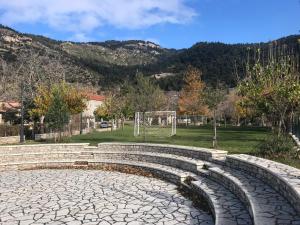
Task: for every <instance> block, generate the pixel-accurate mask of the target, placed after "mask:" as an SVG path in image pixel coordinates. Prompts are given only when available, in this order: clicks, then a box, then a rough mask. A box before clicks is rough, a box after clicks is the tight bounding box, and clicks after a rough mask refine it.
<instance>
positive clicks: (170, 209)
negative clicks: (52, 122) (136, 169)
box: [0, 170, 213, 225]
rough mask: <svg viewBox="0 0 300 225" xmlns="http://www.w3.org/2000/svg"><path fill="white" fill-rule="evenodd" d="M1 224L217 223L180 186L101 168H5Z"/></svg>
mask: <svg viewBox="0 0 300 225" xmlns="http://www.w3.org/2000/svg"><path fill="white" fill-rule="evenodd" d="M0 193H1V195H0V218H1V219H0V224H3V225H14V224H16V225H17V224H19V225H23V224H35V225H38V224H53V225H54V224H71V225H76V224H86V225H88V224H101V225H109V224H115V225H133V224H156V225H160V224H161V225H163V224H165V225H172V224H190V225H192V224H213V219H212V216H211V215H210V214H208V213H206V212H204V211H201V210H199V209H196V208H195V207H193V206H192V203H191V201H189V200H187V199H186V198H184V197H183V196H182V195H180V194H179V193H178V191H177V190H176V186H175V185H173V184H170V183H167V182H164V181H161V180H158V179H154V178H147V177H141V176H136V175H129V174H123V173H118V172H105V171H96V170H32V171H11V172H1V173H0Z"/></svg>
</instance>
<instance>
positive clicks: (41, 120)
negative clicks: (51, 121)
mask: <svg viewBox="0 0 300 225" xmlns="http://www.w3.org/2000/svg"><path fill="white" fill-rule="evenodd" d="M44 120H45V116H41V118H40V129H41V130H40V133H41V134H43V133H45V126H44Z"/></svg>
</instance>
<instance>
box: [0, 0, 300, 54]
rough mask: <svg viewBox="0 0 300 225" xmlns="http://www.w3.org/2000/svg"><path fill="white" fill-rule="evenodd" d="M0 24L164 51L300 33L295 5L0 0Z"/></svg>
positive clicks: (271, 0)
mask: <svg viewBox="0 0 300 225" xmlns="http://www.w3.org/2000/svg"><path fill="white" fill-rule="evenodd" d="M0 23H2V24H4V25H7V26H10V27H12V28H14V29H16V30H18V31H21V32H25V33H33V34H40V35H44V36H48V37H51V38H54V39H59V40H72V41H105V40H131V39H142V40H149V41H153V42H156V43H158V44H160V45H162V46H163V47H168V48H177V49H178V48H187V47H190V46H192V45H193V44H195V43H196V42H199V41H220V42H225V43H245V42H248V43H249V42H261V41H269V40H274V39H277V38H280V37H283V36H287V35H291V34H299V30H300V2H299V0H9V1H7V0H0Z"/></svg>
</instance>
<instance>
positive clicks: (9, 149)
mask: <svg viewBox="0 0 300 225" xmlns="http://www.w3.org/2000/svg"><path fill="white" fill-rule="evenodd" d="M88 145H89V144H88V143H80V144H36V145H35V144H34V145H7V146H0V154H24V153H51V152H74V151H75V152H76V151H77V152H78V151H84V147H87V146H88Z"/></svg>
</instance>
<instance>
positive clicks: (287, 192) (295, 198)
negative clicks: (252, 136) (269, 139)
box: [226, 154, 300, 213]
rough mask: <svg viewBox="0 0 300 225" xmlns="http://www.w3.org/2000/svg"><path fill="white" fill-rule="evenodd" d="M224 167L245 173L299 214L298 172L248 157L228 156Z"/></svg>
mask: <svg viewBox="0 0 300 225" xmlns="http://www.w3.org/2000/svg"><path fill="white" fill-rule="evenodd" d="M226 165H228V166H230V167H233V168H236V169H240V170H244V171H247V172H248V173H250V174H251V175H252V176H255V177H257V178H259V179H261V180H262V181H264V182H266V183H268V184H269V185H270V186H271V187H272V188H274V189H275V190H277V191H278V192H279V193H281V194H282V195H283V196H284V197H285V198H286V199H288V201H289V202H290V203H291V204H292V206H293V207H294V208H295V209H296V210H297V211H298V213H300V170H298V169H296V168H294V167H291V166H288V165H284V164H282V163H277V162H274V161H271V160H267V159H262V158H258V157H254V156H250V155H245V154H241V155H229V156H227V158H226Z"/></svg>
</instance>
